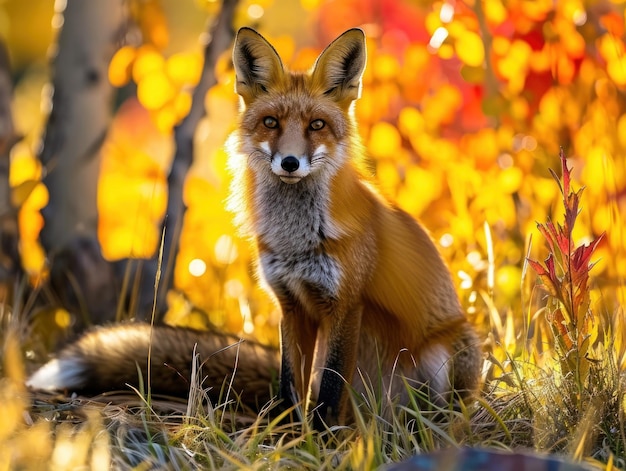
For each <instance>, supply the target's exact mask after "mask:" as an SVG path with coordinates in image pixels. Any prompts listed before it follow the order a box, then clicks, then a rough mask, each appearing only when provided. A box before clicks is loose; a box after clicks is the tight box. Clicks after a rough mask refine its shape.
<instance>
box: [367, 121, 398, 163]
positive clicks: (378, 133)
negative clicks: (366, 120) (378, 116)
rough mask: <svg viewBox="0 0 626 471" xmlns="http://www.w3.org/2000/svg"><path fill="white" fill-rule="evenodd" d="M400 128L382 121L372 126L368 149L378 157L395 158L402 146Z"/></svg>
mask: <svg viewBox="0 0 626 471" xmlns="http://www.w3.org/2000/svg"><path fill="white" fill-rule="evenodd" d="M400 144H401V138H400V133H399V132H398V129H397V128H396V127H395V126H393V125H392V124H389V123H385V122H380V123H376V124H374V126H372V129H371V132H370V140H369V145H368V149H369V151H370V154H371V155H372V157H375V158H377V159H384V158H393V157H394V156H395V154H396V153H397V152H398V149H399V148H400Z"/></svg>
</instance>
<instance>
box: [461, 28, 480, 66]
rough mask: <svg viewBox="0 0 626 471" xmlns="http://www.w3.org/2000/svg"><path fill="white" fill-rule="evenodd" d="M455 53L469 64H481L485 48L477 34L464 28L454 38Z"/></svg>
mask: <svg viewBox="0 0 626 471" xmlns="http://www.w3.org/2000/svg"><path fill="white" fill-rule="evenodd" d="M455 50H456V55H457V56H458V58H459V59H461V61H462V62H463V63H465V64H467V65H469V66H472V67H478V66H481V65H482V64H483V62H484V60H485V48H484V46H483V41H482V39H481V38H480V36H478V34H476V33H474V32H473V31H468V30H465V31H463V32H462V33H461V34H460V35H459V36H458V37H457V39H456V42H455Z"/></svg>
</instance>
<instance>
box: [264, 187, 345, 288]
mask: <svg viewBox="0 0 626 471" xmlns="http://www.w3.org/2000/svg"><path fill="white" fill-rule="evenodd" d="M255 199H256V207H257V209H258V212H257V213H256V215H255V216H256V217H255V223H254V232H255V235H256V236H257V238H258V239H259V241H261V242H262V246H263V249H262V250H261V254H260V268H261V274H262V276H263V278H264V279H265V281H266V282H267V284H268V285H269V286H270V287H272V289H274V290H275V291H277V290H285V289H287V290H288V291H290V292H291V293H293V294H295V295H296V296H298V297H301V298H302V297H303V296H304V293H305V292H306V291H307V290H310V289H315V290H319V291H320V294H323V295H325V296H328V297H331V298H334V297H336V295H337V293H338V287H339V281H340V278H341V269H340V267H339V264H338V263H337V261H336V260H335V259H334V258H333V257H332V256H330V255H328V254H327V253H326V252H325V251H324V242H325V240H326V239H327V232H328V227H329V214H328V197H327V195H326V194H325V192H324V189H323V188H320V187H319V186H315V185H311V184H309V183H308V182H306V181H305V180H303V181H301V182H299V183H297V184H295V185H288V184H285V183H282V182H280V183H275V184H270V185H267V186H264V187H263V188H260V189H258V190H257V192H256V194H255Z"/></svg>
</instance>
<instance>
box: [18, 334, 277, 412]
mask: <svg viewBox="0 0 626 471" xmlns="http://www.w3.org/2000/svg"><path fill="white" fill-rule="evenodd" d="M150 342H151V343H152V351H151V361H150V364H151V372H150V388H151V391H152V392H153V393H156V394H166V395H172V396H181V397H185V396H186V395H187V394H188V392H189V382H190V377H191V366H192V360H193V352H194V347H195V346H196V345H197V347H196V352H197V354H198V356H199V358H200V361H201V365H202V368H201V372H200V377H201V380H202V385H201V386H202V387H203V388H210V389H209V391H208V394H209V397H210V398H211V400H212V401H218V400H219V399H220V397H219V396H220V391H221V390H222V386H223V385H224V384H226V385H228V384H231V385H232V390H233V392H235V393H237V394H239V395H240V398H241V401H242V402H243V403H244V404H246V405H248V406H249V407H252V408H255V409H256V408H258V406H260V405H263V404H265V403H267V402H268V401H269V400H270V398H271V391H270V386H271V384H272V381H273V380H274V379H275V378H277V375H278V370H279V359H278V352H277V350H276V349H274V348H271V347H267V346H263V345H261V344H259V343H256V342H254V341H251V340H240V339H239V338H237V337H236V336H234V335H228V334H224V333H219V332H211V331H198V330H193V329H185V328H180V327H169V326H155V327H153V328H152V332H151V327H150V326H149V325H147V324H139V323H137V324H134V323H133V324H121V325H116V326H110V327H100V328H97V329H94V330H92V331H90V332H87V333H86V334H84V335H83V336H82V337H81V338H79V339H78V340H77V341H76V342H74V343H72V344H70V345H68V346H67V347H65V348H64V349H63V350H61V352H60V353H59V354H58V355H57V358H55V359H54V360H51V361H50V362H48V363H47V364H45V365H44V366H42V367H41V368H40V369H39V370H37V371H36V372H35V373H34V374H33V375H32V376H31V377H30V378H29V379H28V381H27V385H28V386H29V387H31V388H33V389H38V390H48V391H54V390H68V391H73V392H74V391H75V392H84V393H102V392H105V391H112V390H128V385H135V386H136V385H137V384H138V374H139V373H138V368H139V370H140V371H141V375H142V377H143V381H144V384H146V381H147V379H148V374H147V365H148V349H149V346H150Z"/></svg>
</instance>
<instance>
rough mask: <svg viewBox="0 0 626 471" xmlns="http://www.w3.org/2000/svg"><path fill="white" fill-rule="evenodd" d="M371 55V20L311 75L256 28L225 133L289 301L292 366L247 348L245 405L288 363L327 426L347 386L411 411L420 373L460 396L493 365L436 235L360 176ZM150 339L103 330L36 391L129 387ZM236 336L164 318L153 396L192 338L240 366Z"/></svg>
mask: <svg viewBox="0 0 626 471" xmlns="http://www.w3.org/2000/svg"><path fill="white" fill-rule="evenodd" d="M365 62H366V50H365V36H364V33H363V32H362V31H361V30H360V29H351V30H348V31H346V32H345V33H344V34H342V35H341V36H339V38H337V39H336V40H335V41H334V42H332V43H331V44H330V45H329V46H328V47H327V48H326V49H325V50H324V51H323V52H322V53H321V55H320V56H319V57H318V59H317V61H316V62H315V65H314V66H313V68H312V70H311V71H310V72H309V73H296V72H290V71H288V70H287V69H286V68H285V67H284V66H283V63H282V61H281V59H280V57H279V56H278V54H277V52H276V51H275V49H274V48H273V47H272V46H271V45H270V43H269V42H267V41H266V40H265V39H264V38H263V37H262V36H261V35H259V34H258V33H257V32H255V31H254V30H252V29H250V28H242V29H241V30H239V32H238V34H237V37H236V40H235V45H234V49H233V63H234V67H235V73H236V85H235V88H236V92H237V93H238V94H239V95H240V98H241V115H240V122H239V126H238V128H237V131H235V133H234V134H233V135H232V137H231V138H230V140H229V143H228V147H229V152H230V160H229V167H230V169H231V172H232V173H233V186H232V191H231V198H230V201H229V205H230V207H231V208H233V210H234V211H235V212H236V220H237V222H238V223H239V225H240V226H241V227H242V229H243V230H244V232H246V233H247V234H248V235H249V236H250V239H251V241H252V245H253V247H254V249H255V251H256V254H257V262H258V272H259V275H260V278H261V279H262V281H263V282H264V284H265V285H266V286H267V288H268V291H269V292H270V293H272V294H273V296H274V297H275V298H276V300H277V302H278V304H279V306H280V309H281V321H280V361H279V359H278V357H277V356H274V355H273V352H272V351H271V350H270V349H266V348H265V349H264V347H262V346H260V345H256V344H254V343H249V342H244V343H242V344H241V351H240V352H239V358H240V360H239V366H238V372H237V373H236V374H235V379H237V378H238V375H240V376H239V379H238V380H239V382H238V383H236V384H235V385H234V387H235V389H236V391H237V392H242V391H243V392H245V393H246V398H247V399H246V401H244V402H246V403H249V404H251V405H253V404H254V403H257V404H260V403H261V401H262V400H264V399H268V398H269V394H270V393H269V383H270V382H271V378H272V371H273V370H274V369H278V368H280V372H279V391H278V395H279V397H280V398H281V399H282V401H283V404H284V405H285V406H287V407H288V406H291V405H294V404H297V403H299V402H301V401H302V402H303V403H304V404H305V407H306V406H308V408H309V409H310V411H311V412H313V425H314V427H315V428H317V429H318V430H319V429H322V428H323V427H324V426H325V425H333V424H344V423H346V422H348V421H349V420H350V419H351V412H350V408H349V404H348V392H349V389H350V388H349V387H348V385H349V386H350V387H351V388H352V389H353V390H354V391H355V392H356V393H357V394H364V393H365V386H366V385H367V383H368V382H370V383H371V384H381V385H382V387H383V389H382V390H381V391H378V392H379V393H380V394H381V395H384V398H385V400H387V399H388V403H389V404H390V405H391V404H396V403H399V404H404V405H406V404H408V403H409V400H410V397H409V396H410V392H409V391H408V390H407V387H406V382H407V381H408V383H409V384H412V385H414V386H415V387H421V386H426V387H428V388H429V391H430V392H431V395H432V398H433V400H438V401H447V400H449V399H451V398H452V393H453V391H457V393H458V394H459V395H460V396H461V397H466V396H467V395H470V394H471V393H472V392H474V391H475V389H476V387H477V383H478V378H479V370H480V364H481V352H480V347H479V340H478V337H477V334H476V333H475V331H474V329H473V328H472V326H471V325H470V323H469V322H468V321H467V319H466V318H465V316H464V313H463V310H462V308H461V305H460V303H459V300H458V297H457V295H456V292H455V289H454V285H453V282H452V278H451V276H450V273H449V271H448V269H447V268H446V266H445V264H444V262H443V260H442V258H441V256H440V255H439V253H438V251H437V249H436V247H435V245H434V243H433V242H432V240H431V239H430V237H429V235H428V234H427V232H426V231H425V230H424V229H423V228H422V226H420V225H419V224H418V223H417V222H416V221H415V220H414V219H413V218H411V217H410V216H409V215H408V214H407V213H405V212H404V211H402V210H401V209H399V208H397V207H396V206H394V205H393V204H392V203H390V202H388V201H386V200H385V199H384V198H383V197H382V196H381V195H380V194H379V193H378V192H377V191H376V190H375V189H374V186H373V184H372V183H371V182H370V180H369V179H368V178H367V177H366V174H365V172H364V171H363V170H362V161H363V160H364V150H363V147H362V145H361V143H360V141H359V138H358V133H357V127H356V123H355V119H354V114H353V110H352V108H353V104H354V102H355V100H356V99H357V98H358V97H359V94H360V89H361V76H362V74H363V71H364V68H365ZM149 339H150V329H149V327H147V326H141V325H133V324H131V325H125V326H121V327H109V328H101V329H98V330H96V331H94V332H91V333H89V334H87V335H86V336H85V337H84V338H83V339H81V340H79V341H78V343H76V344H74V345H70V346H69V347H68V348H66V349H65V350H64V351H63V352H61V354H60V355H59V356H58V358H57V359H56V360H53V361H52V362H51V363H49V364H48V365H45V366H44V367H43V368H42V369H41V370H39V371H38V372H36V373H35V375H33V376H32V377H31V378H30V380H29V385H30V386H31V387H33V388H44V389H64V388H70V389H71V388H78V389H88V390H91V391H97V390H104V389H110V388H111V387H123V385H124V383H125V382H130V381H132V379H133V378H136V376H137V369H136V365H137V364H139V365H143V364H145V357H146V353H147V349H148V342H149ZM228 341H231V342H233V343H234V342H235V341H236V338H234V337H224V336H219V338H218V337H216V336H215V334H213V333H201V332H196V331H190V330H187V329H175V328H166V327H158V328H155V330H154V331H153V334H152V351H153V354H152V356H153V359H152V368H153V371H154V369H158V372H157V373H153V375H152V390H153V391H160V392H168V391H171V392H175V393H182V394H184V393H185V388H186V387H187V384H186V383H185V381H184V380H183V379H180V378H179V376H181V375H182V376H184V377H188V376H189V375H188V371H187V370H188V365H189V364H190V363H191V352H192V350H193V344H194V342H198V350H199V351H200V353H201V354H202V355H203V356H204V358H207V355H210V354H211V353H212V352H213V351H218V350H219V351H221V353H219V355H216V356H215V357H214V358H209V359H208V360H207V361H206V364H205V367H204V371H205V372H206V371H207V370H208V379H209V381H208V383H209V385H212V386H214V387H215V386H218V388H219V386H220V385H221V384H222V382H221V381H219V379H220V378H224V377H227V376H228V375H230V374H232V371H229V369H228V367H230V368H232V367H233V366H234V363H235V351H236V350H235V349H234V348H233V349H230V350H224V351H222V349H223V347H225V346H226V344H227V343H228ZM229 352H230V353H229ZM220 355H221V356H220ZM185 362H186V363H185ZM164 364H165V365H166V366H164ZM144 371H145V369H144ZM253 372H254V373H253ZM255 373H256V374H258V375H259V376H258V380H256V381H252V380H251V378H254V374H255ZM241 375H242V376H243V378H242V377H241ZM176 383H177V384H176ZM262 385H263V386H264V387H265V390H264V391H258V389H263V388H262V387H261V386H262Z"/></svg>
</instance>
